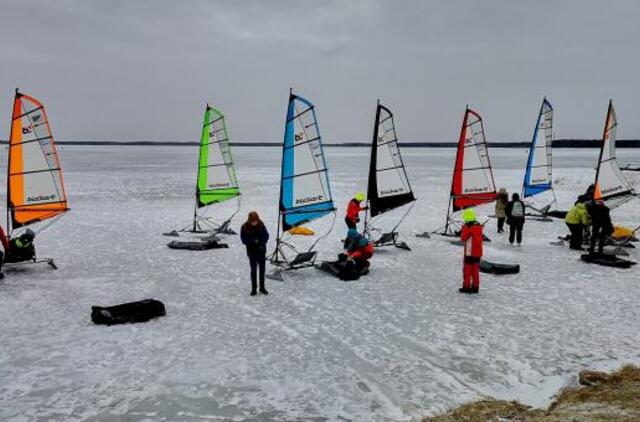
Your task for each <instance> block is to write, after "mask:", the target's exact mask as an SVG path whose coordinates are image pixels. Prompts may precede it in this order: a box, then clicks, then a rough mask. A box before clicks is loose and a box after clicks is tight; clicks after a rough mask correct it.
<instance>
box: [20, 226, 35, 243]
mask: <svg viewBox="0 0 640 422" xmlns="http://www.w3.org/2000/svg"><path fill="white" fill-rule="evenodd" d="M35 237H36V234H35V233H34V232H33V230H31V229H27V230H25V231H24V233H22V234H21V235H20V239H22V240H24V241H28V242H32V241H33V239H34V238H35Z"/></svg>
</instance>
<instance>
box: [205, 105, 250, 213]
mask: <svg viewBox="0 0 640 422" xmlns="http://www.w3.org/2000/svg"><path fill="white" fill-rule="evenodd" d="M199 157H200V158H199V160H198V161H199V162H198V183H197V186H198V189H197V197H198V206H199V207H205V206H207V205H211V204H214V203H216V202H222V201H226V200H228V199H231V198H235V197H236V196H238V195H240V190H239V188H238V180H237V178H236V173H235V170H234V166H233V157H232V155H231V146H230V145H229V135H228V133H227V126H226V124H225V118H224V115H223V114H222V113H221V112H220V111H219V110H217V109H215V108H213V107H209V106H207V109H206V111H205V113H204V122H203V125H202V136H201V138H200V154H199Z"/></svg>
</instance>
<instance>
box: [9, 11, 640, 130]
mask: <svg viewBox="0 0 640 422" xmlns="http://www.w3.org/2000/svg"><path fill="white" fill-rule="evenodd" d="M639 36H640V1H636V0H628V1H622V0H621V1H613V0H611V1H604V0H600V1H591V0H573V1H562V0H536V1H526V2H525V1H515V0H483V1H456V0H447V1H444V0H443V1H438V2H436V1H426V0H424V1H409V0H407V1H401V0H397V1H391V0H389V1H380V0H368V1H344V0H343V1H322V0H314V1H302V0H301V1H293V0H291V1H266V0H263V1H242V0H235V1H224V2H223V1H189V0H181V1H177V0H154V1H149V0H147V1H142V0H102V1H90V0H55V1H53V0H50V1H46V0H41V1H33V0H3V1H2V4H1V7H0V40H2V51H1V53H0V94H1V95H0V138H3V139H6V138H8V131H9V120H10V106H11V102H12V99H13V90H14V88H15V87H20V88H21V90H23V91H24V92H26V93H30V94H32V95H34V96H35V97H37V98H39V99H41V100H42V101H43V102H44V103H45V106H46V107H47V111H48V114H49V118H50V120H51V123H52V128H53V131H54V135H55V136H56V138H57V139H58V140H156V141H182V140H196V139H197V138H198V137H199V130H200V129H199V126H200V124H201V119H202V112H203V107H204V105H205V103H206V102H207V101H209V102H211V103H212V104H215V105H216V106H218V107H219V108H221V109H222V110H223V111H224V112H225V113H226V115H227V122H228V125H229V128H230V133H231V137H232V138H233V139H234V140H237V141H262V140H268V141H280V140H281V139H282V133H283V120H284V113H285V107H286V102H287V98H288V97H287V96H288V89H289V86H293V87H294V89H295V91H296V92H297V93H299V94H300V95H302V96H304V97H306V98H308V99H309V100H311V101H312V102H314V103H315V105H316V108H317V114H318V119H319V122H320V127H321V131H322V133H323V136H324V138H325V141H332V142H340V141H368V140H369V138H370V137H371V130H372V125H373V123H372V120H373V117H374V115H373V113H374V108H375V101H376V99H377V98H381V99H382V101H383V103H384V104H386V105H387V106H388V107H389V108H391V109H392V110H393V111H394V113H395V115H396V126H397V130H398V135H399V137H400V139H401V140H406V141H423V140H424V141H453V140H455V139H456V138H457V136H458V132H459V126H460V121H461V118H462V113H463V111H464V107H465V104H467V103H469V105H470V106H471V107H472V108H475V109H476V110H477V111H478V112H479V113H480V114H481V115H482V116H483V118H484V121H485V129H486V132H487V138H488V140H489V141H505V140H527V139H529V138H530V136H531V131H532V128H533V125H534V123H535V122H534V119H535V117H536V113H537V111H538V108H539V106H540V101H541V100H542V97H543V96H544V95H547V96H548V97H549V99H550V101H551V102H552V104H553V105H554V108H555V111H556V119H555V122H554V123H555V124H554V126H555V136H556V137H557V138H566V137H580V138H597V137H600V136H601V133H602V127H603V125H604V118H605V112H606V108H607V101H608V100H609V98H613V100H614V105H615V106H616V111H617V112H618V120H619V124H620V128H619V137H621V138H640V109H639V101H638V95H639V94H640V90H639V88H640V83H639V80H640V48H639V47H640V44H639Z"/></svg>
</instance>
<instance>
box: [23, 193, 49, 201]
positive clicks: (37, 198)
mask: <svg viewBox="0 0 640 422" xmlns="http://www.w3.org/2000/svg"><path fill="white" fill-rule="evenodd" d="M55 198H56V195H55V194H51V195H38V196H28V197H27V202H45V201H51V200H53V199H55Z"/></svg>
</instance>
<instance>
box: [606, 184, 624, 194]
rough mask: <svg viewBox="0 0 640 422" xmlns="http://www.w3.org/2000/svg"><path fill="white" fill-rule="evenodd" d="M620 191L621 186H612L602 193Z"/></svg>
mask: <svg viewBox="0 0 640 422" xmlns="http://www.w3.org/2000/svg"><path fill="white" fill-rule="evenodd" d="M620 189H622V185H618V186H614V187H612V188H609V189H603V190H602V193H609V192H615V191H617V190H620Z"/></svg>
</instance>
